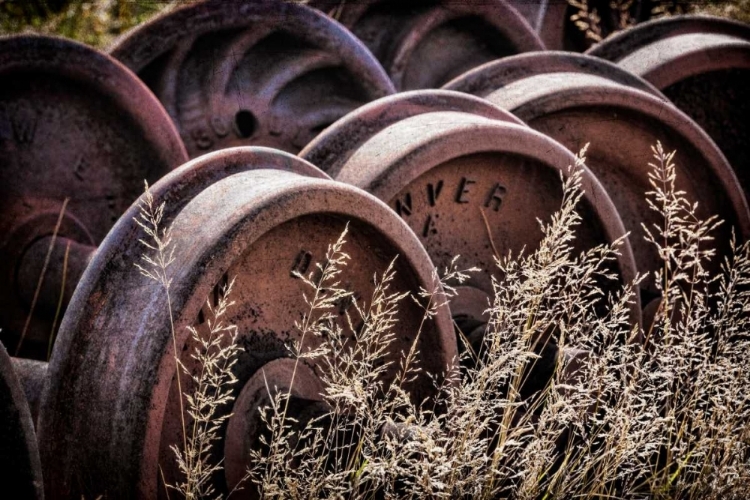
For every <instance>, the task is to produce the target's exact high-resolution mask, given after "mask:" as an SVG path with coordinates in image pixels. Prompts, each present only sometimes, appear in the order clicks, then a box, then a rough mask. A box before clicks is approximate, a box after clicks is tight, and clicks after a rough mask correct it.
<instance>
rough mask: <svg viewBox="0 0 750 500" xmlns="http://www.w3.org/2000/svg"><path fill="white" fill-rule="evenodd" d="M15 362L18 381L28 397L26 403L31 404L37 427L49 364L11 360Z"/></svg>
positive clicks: (33, 418)
mask: <svg viewBox="0 0 750 500" xmlns="http://www.w3.org/2000/svg"><path fill="white" fill-rule="evenodd" d="M11 361H12V362H13V371H14V372H15V373H16V377H18V381H19V383H20V384H21V387H22V388H23V392H24V394H25V395H26V401H27V402H28V403H29V411H31V421H32V422H34V425H35V426H36V419H37V417H38V416H39V403H40V402H41V400H42V391H43V390H44V384H45V382H46V380H47V366H48V364H47V362H46V361H37V360H35V359H24V358H15V357H14V358H11Z"/></svg>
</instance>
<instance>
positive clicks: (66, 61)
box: [0, 36, 187, 357]
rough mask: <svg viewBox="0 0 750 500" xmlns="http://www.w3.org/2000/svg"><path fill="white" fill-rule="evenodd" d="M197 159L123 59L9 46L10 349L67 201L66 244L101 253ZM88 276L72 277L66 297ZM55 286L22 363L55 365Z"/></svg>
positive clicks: (1, 211)
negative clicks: (30, 268) (138, 205)
mask: <svg viewBox="0 0 750 500" xmlns="http://www.w3.org/2000/svg"><path fill="white" fill-rule="evenodd" d="M186 159H187V155H186V153H185V149H184V147H183V145H182V142H181V141H180V138H179V135H178V133H177V131H176V129H175V128H174V126H173V124H172V122H171V120H170V119H169V117H168V116H167V114H166V113H165V111H164V109H163V108H162V106H161V105H160V104H159V102H158V101H157V100H156V99H155V98H154V96H153V94H152V93H151V92H149V90H148V89H147V88H146V86H145V85H143V83H141V82H140V81H139V80H138V79H137V78H136V77H135V75H133V74H132V73H131V72H130V71H128V70H127V69H126V68H125V67H123V66H122V65H121V64H120V63H118V62H117V61H115V60H114V59H112V58H110V57H109V56H107V55H105V54H102V53H99V52H97V51H95V50H93V49H91V48H88V47H85V46H83V45H80V44H78V43H75V42H71V41H67V40H63V39H57V38H50V37H40V36H16V37H7V38H0V283H2V285H0V303H2V304H3V307H2V309H0V325H2V330H3V331H2V339H3V342H5V343H6V345H7V346H8V347H9V348H10V349H12V350H15V347H16V344H17V343H18V339H19V337H20V335H21V332H22V331H23V328H24V324H25V322H26V320H27V317H28V315H29V310H30V305H31V298H33V295H34V290H35V289H36V286H37V282H38V279H39V273H38V272H37V273H36V274H34V273H31V274H27V273H21V267H22V262H23V261H24V259H26V260H27V262H28V261H29V259H37V264H38V266H37V269H40V268H41V266H42V264H43V261H44V258H45V256H46V249H41V250H40V249H39V248H36V249H32V247H34V245H35V244H37V247H38V243H39V242H40V240H42V239H44V238H45V237H48V236H51V235H52V233H54V228H55V226H56V223H57V220H58V216H59V214H60V212H61V208H62V205H63V200H64V199H65V198H68V199H69V203H68V204H67V207H66V210H65V212H64V215H63V217H62V220H61V224H60V229H59V231H58V236H60V237H61V238H68V239H70V240H71V241H73V242H75V243H76V244H79V245H83V246H91V245H96V244H98V243H99V242H100V241H101V240H102V239H103V238H104V236H105V235H106V234H107V232H108V231H109V229H110V228H111V227H112V224H113V223H114V222H115V221H116V220H117V218H118V217H119V216H120V214H122V212H123V211H124V210H125V209H126V208H127V207H128V205H130V203H132V201H133V200H134V199H136V198H137V197H138V195H139V193H140V192H141V191H142V189H143V180H144V179H147V180H149V181H150V182H153V181H155V180H156V179H158V178H159V177H161V176H163V175H164V174H165V173H167V172H169V171H170V170H171V169H172V168H174V167H176V166H178V165H180V164H181V163H182V162H184V161H185V160H186ZM30 250H31V253H29V251H30ZM27 254H28V255H27ZM32 254H33V255H32ZM55 257H56V258H55V260H54V261H53V262H51V263H50V265H49V266H48V272H49V274H50V275H51V276H52V275H57V276H58V281H57V283H58V284H59V283H60V281H59V276H60V275H61V274H62V268H61V267H60V266H61V265H62V261H63V260H64V259H63V257H64V254H63V255H61V254H59V253H58V254H56V255H55ZM39 259H41V260H42V262H38V261H39ZM71 264H72V261H71ZM84 265H85V263H84ZM76 278H77V276H75V273H72V274H71V275H70V276H69V278H68V280H67V291H66V292H64V294H67V295H69V293H70V291H71V290H72V288H71V286H73V287H74V286H75V280H76ZM54 279H55V278H50V280H45V283H44V284H43V295H44V296H46V297H47V300H46V301H45V300H41V301H40V303H39V304H38V307H37V308H36V309H35V311H34V314H33V315H32V316H31V321H30V324H29V328H28V332H27V334H26V338H25V341H24V347H25V348H24V349H23V350H22V352H21V353H22V354H26V355H29V356H36V357H45V356H46V351H47V339H48V337H49V335H50V332H51V330H52V323H53V317H54V313H55V310H56V306H57V297H58V296H59V294H60V291H61V287H60V286H57V287H56V288H54V289H52V287H51V285H50V284H51V283H53V282H54Z"/></svg>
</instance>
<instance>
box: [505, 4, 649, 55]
mask: <svg viewBox="0 0 750 500" xmlns="http://www.w3.org/2000/svg"><path fill="white" fill-rule="evenodd" d="M580 3H581V4H585V5H588V9H589V12H592V11H594V10H595V11H596V15H597V16H598V17H599V18H600V22H599V24H598V27H599V29H600V36H601V37H602V38H606V37H608V36H609V35H611V34H612V33H613V32H615V31H618V30H621V29H623V28H624V26H623V25H622V20H623V19H626V18H625V17H624V16H622V15H621V14H620V12H619V10H618V9H616V8H615V6H616V5H617V4H615V3H613V2H611V1H609V0H581V2H580ZM510 4H511V5H513V7H515V8H516V9H517V10H518V11H519V12H520V13H521V14H522V15H523V16H524V17H525V18H526V20H527V21H528V22H529V24H530V25H531V26H532V27H533V28H534V30H535V31H536V32H537V33H538V34H539V36H540V37H541V39H542V41H543V42H544V44H545V45H546V47H547V48H548V49H550V50H569V51H575V52H583V51H585V50H586V49H588V48H589V47H591V46H592V45H593V44H594V43H595V41H594V39H592V38H590V37H587V36H586V33H585V32H584V31H582V30H581V29H580V28H579V27H578V26H576V24H575V21H574V20H573V19H571V18H572V17H573V16H575V15H577V14H578V13H579V11H580V9H579V8H577V7H575V6H573V5H571V4H570V2H569V1H568V0H510ZM622 5H625V6H626V8H627V10H626V12H627V19H630V20H632V22H636V23H640V22H643V21H646V20H647V19H649V18H650V17H651V10H650V9H651V7H652V2H650V1H642V0H634V1H632V2H629V3H628V4H625V3H622Z"/></svg>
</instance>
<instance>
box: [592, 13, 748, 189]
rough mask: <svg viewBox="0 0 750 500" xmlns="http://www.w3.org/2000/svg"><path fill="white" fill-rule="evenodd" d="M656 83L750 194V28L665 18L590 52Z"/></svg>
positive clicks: (694, 18) (699, 18)
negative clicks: (716, 148)
mask: <svg viewBox="0 0 750 500" xmlns="http://www.w3.org/2000/svg"><path fill="white" fill-rule="evenodd" d="M589 54H591V55H594V56H597V57H601V58H604V59H607V60H609V61H612V62H615V63H617V64H618V65H619V66H620V67H621V68H623V69H625V70H627V71H630V72H632V73H634V74H636V75H638V76H641V77H642V78H644V79H646V80H648V81H649V82H651V83H652V84H653V85H654V86H655V87H656V88H658V89H659V90H660V91H662V92H663V93H664V95H665V96H667V97H668V98H669V99H670V101H672V102H673V103H674V104H675V106H677V107H678V108H680V110H682V111H683V112H684V113H686V114H687V115H688V116H690V117H691V118H692V119H693V120H695V122H696V123H697V124H698V125H700V126H701V128H703V130H705V131H706V132H707V133H708V135H710V136H711V138H712V139H713V140H714V141H716V144H717V145H718V146H719V148H721V150H722V152H723V153H724V155H725V156H726V157H727V159H728V160H729V163H730V164H731V165H732V167H733V168H734V171H735V173H736V174H737V177H738V179H739V181H740V184H741V185H742V187H743V189H744V190H745V193H746V195H747V194H750V148H748V144H750V134H748V126H747V124H748V117H750V27H748V26H747V25H745V24H741V23H737V22H732V21H727V20H725V19H717V18H712V17H702V16H685V17H675V18H667V19H660V20H658V21H652V22H649V23H644V24H642V25H640V26H638V27H636V28H634V29H632V30H628V31H624V32H622V33H619V34H618V35H616V36H613V37H612V38H610V39H609V40H607V41H605V42H604V43H602V44H599V45H597V46H596V47H593V48H592V49H591V50H589Z"/></svg>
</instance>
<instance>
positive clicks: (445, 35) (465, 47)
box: [310, 0, 544, 90]
mask: <svg viewBox="0 0 750 500" xmlns="http://www.w3.org/2000/svg"><path fill="white" fill-rule="evenodd" d="M310 5H312V6H314V7H317V8H319V9H321V10H323V11H325V12H327V13H328V14H329V15H330V16H331V17H333V18H334V19H336V20H337V21H339V22H341V23H342V24H343V25H344V26H346V27H347V28H349V29H350V30H351V31H352V32H353V33H354V34H355V35H356V36H357V37H359V38H360V39H361V40H362V41H363V42H364V43H365V44H366V45H367V47H368V48H369V49H370V50H371V51H372V53H373V54H374V55H375V57H377V58H378V60H379V61H380V62H381V63H382V64H383V67H384V68H385V70H386V71H387V72H388V75H390V77H391V79H392V80H393V83H394V85H395V86H396V88H397V89H399V90H415V89H425V88H437V87H440V86H442V85H443V84H444V83H446V82H448V81H449V80H451V79H452V78H454V77H456V76H458V75H459V74H461V73H463V72H465V71H468V70H469V69H471V68H473V67H476V66H479V65H480V64H483V63H485V62H488V61H491V60H494V59H498V58H500V57H505V56H508V55H513V54H518V53H520V52H527V51H532V50H543V49H544V45H543V44H542V42H541V41H540V40H539V37H538V36H537V35H536V34H535V33H534V31H533V29H532V28H531V26H529V24H528V23H527V22H526V20H525V19H524V18H523V16H521V15H520V14H519V13H518V12H517V11H516V10H515V9H514V8H513V7H511V6H510V5H509V3H508V2H506V1H505V0H462V1H460V2H456V1H454V0H445V1H441V0H429V1H414V0H406V1H393V0H364V1H356V2H342V1H340V0H313V1H312V2H310Z"/></svg>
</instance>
